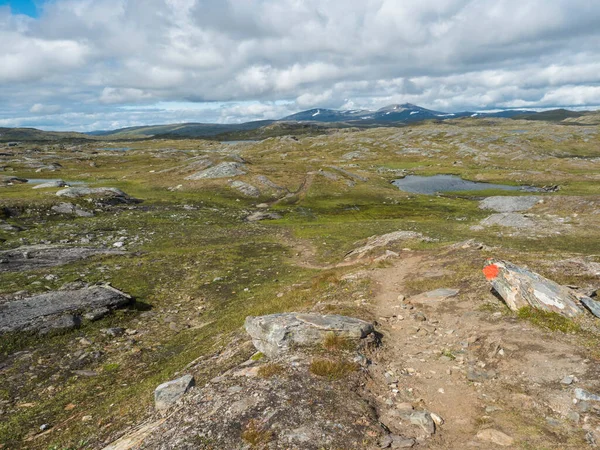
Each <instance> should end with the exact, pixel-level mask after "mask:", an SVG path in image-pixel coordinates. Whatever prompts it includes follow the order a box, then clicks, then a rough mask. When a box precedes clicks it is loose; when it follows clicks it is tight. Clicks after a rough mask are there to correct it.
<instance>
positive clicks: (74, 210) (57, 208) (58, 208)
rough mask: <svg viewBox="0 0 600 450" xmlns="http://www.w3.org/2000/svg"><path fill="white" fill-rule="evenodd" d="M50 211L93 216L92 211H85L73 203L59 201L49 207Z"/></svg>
mask: <svg viewBox="0 0 600 450" xmlns="http://www.w3.org/2000/svg"><path fill="white" fill-rule="evenodd" d="M50 209H51V210H52V211H54V212H55V213H58V214H74V215H76V216H78V217H93V216H94V213H93V212H90V211H86V210H85V209H82V208H80V207H79V206H77V205H74V204H73V203H64V202H63V203H59V204H58V205H54V206H53V207H52V208H50Z"/></svg>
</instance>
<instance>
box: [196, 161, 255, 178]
mask: <svg viewBox="0 0 600 450" xmlns="http://www.w3.org/2000/svg"><path fill="white" fill-rule="evenodd" d="M243 168H244V164H242V163H239V162H222V163H220V164H217V165H216V166H214V167H210V168H208V169H205V170H202V171H201V172H198V173H195V174H193V175H190V176H188V177H185V179H186V180H192V181H194V180H205V179H213V178H229V177H236V176H239V175H244V174H245V173H246V172H245V171H244V170H243Z"/></svg>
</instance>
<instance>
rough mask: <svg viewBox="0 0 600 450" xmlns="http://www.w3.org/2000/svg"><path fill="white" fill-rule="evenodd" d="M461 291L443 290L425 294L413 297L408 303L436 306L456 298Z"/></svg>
mask: <svg viewBox="0 0 600 450" xmlns="http://www.w3.org/2000/svg"><path fill="white" fill-rule="evenodd" d="M459 292H460V291H459V290H458V289H448V288H441V289H436V290H434V291H429V292H424V293H422V294H419V295H416V296H414V297H411V298H409V299H408V300H407V303H411V304H412V303H419V304H423V305H435V304H438V303H440V302H442V301H444V300H447V299H449V298H452V297H456V296H457V295H458V293H459Z"/></svg>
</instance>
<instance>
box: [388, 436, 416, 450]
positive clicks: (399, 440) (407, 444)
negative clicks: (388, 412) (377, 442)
mask: <svg viewBox="0 0 600 450" xmlns="http://www.w3.org/2000/svg"><path fill="white" fill-rule="evenodd" d="M415 443H416V441H415V440H414V439H413V438H407V437H404V436H399V435H397V434H392V445H391V448H412V447H413V446H414V445H415Z"/></svg>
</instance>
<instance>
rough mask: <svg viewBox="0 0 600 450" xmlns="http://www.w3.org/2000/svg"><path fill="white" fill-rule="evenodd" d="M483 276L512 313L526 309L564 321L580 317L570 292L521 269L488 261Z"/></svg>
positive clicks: (499, 261) (500, 262) (575, 298)
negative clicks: (530, 308)
mask: <svg viewBox="0 0 600 450" xmlns="http://www.w3.org/2000/svg"><path fill="white" fill-rule="evenodd" d="M483 273H484V275H485V277H486V278H487V279H488V280H489V281H490V282H491V283H492V287H493V288H494V289H495V290H496V292H497V293H498V294H499V295H500V296H501V297H502V299H503V300H504V301H505V302H506V304H507V305H508V307H509V308H510V309H512V310H513V311H518V310H519V309H521V308H523V307H525V306H528V307H533V308H536V309H540V310H543V311H548V312H555V313H558V314H561V315H563V316H565V317H575V316H577V315H579V314H581V313H582V309H581V308H580V307H579V306H578V299H577V297H576V296H575V294H573V292H572V291H571V290H570V289H568V288H567V287H565V286H561V285H559V284H558V283H555V282H554V281H552V280H549V279H547V278H544V277H542V276H541V275H539V274H537V273H535V272H531V271H529V270H527V269H525V268H523V267H519V266H516V265H514V264H512V263H510V262H507V261H501V260H488V262H487V265H486V266H485V268H484V269H483Z"/></svg>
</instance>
